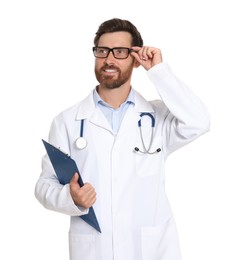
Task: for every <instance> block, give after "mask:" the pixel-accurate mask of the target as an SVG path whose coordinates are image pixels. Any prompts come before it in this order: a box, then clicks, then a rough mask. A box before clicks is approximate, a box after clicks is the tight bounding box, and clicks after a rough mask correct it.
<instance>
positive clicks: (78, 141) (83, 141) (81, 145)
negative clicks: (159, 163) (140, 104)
mask: <svg viewBox="0 0 244 260" xmlns="http://www.w3.org/2000/svg"><path fill="white" fill-rule="evenodd" d="M143 116H149V117H150V118H151V121H152V122H151V127H152V130H151V138H150V143H149V145H148V147H147V148H146V145H145V142H144V139H143V135H142V130H141V128H142V122H141V120H142V117H143ZM140 117H141V119H140V120H139V121H138V127H139V129H140V137H141V142H142V147H143V151H141V150H140V149H139V148H138V147H135V148H134V151H135V152H138V153H144V154H155V153H159V152H161V148H157V149H156V151H154V152H151V151H150V150H151V146H152V143H153V134H154V128H155V118H154V116H153V115H152V114H151V113H147V112H143V113H141V114H140ZM83 132H84V119H82V120H81V125H80V137H79V138H77V139H76V141H75V145H76V147H77V148H78V149H79V150H82V149H84V148H85V147H86V146H87V141H86V139H85V138H84V137H83Z"/></svg>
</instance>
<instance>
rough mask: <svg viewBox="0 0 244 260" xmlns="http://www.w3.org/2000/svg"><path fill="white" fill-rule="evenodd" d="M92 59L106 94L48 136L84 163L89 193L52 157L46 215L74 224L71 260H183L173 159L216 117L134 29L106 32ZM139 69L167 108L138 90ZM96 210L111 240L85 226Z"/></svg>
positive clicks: (46, 170)
mask: <svg viewBox="0 0 244 260" xmlns="http://www.w3.org/2000/svg"><path fill="white" fill-rule="evenodd" d="M93 54H94V56H95V75H96V78H97V81H98V82H99V84H98V86H97V87H96V88H95V89H94V90H92V91H91V93H90V95H89V96H88V97H87V98H85V99H84V100H83V101H81V102H80V103H78V104H76V105H74V106H72V107H71V108H68V109H66V110H65V111H63V112H62V113H60V114H59V115H58V116H56V117H55V118H54V120H53V123H52V125H51V129H50V134H49V142H50V143H51V144H53V145H54V146H57V147H60V148H61V150H63V151H65V152H67V153H68V154H69V155H70V156H71V157H72V158H73V159H74V160H75V161H76V163H77V166H78V168H79V171H80V174H81V175H82V178H83V181H84V182H85V185H84V186H83V187H80V186H79V185H78V182H77V180H78V175H77V174H74V176H73V178H72V180H71V182H70V183H69V184H67V185H61V184H60V183H59V181H58V179H57V177H56V175H55V173H54V170H53V168H52V166H51V163H50V160H49V159H48V156H47V155H45V156H44V157H43V161H42V173H41V175H40V177H39V179H38V181H37V183H36V187H35V196H36V198H37V199H38V200H39V202H40V203H41V204H42V205H43V206H44V207H46V208H47V209H50V210H54V211H57V212H61V213H64V214H67V215H69V216H71V223H70V230H69V245H70V247H69V248H70V259H71V260H81V259H82V260H125V259H126V260H180V259H181V255H180V247H179V242H178V236H177V230H176V225H175V221H174V217H173V215H172V211H171V208H170V206H169V203H168V200H167V196H166V194H165V184H164V182H165V172H164V166H165V160H166V158H167V157H168V156H169V154H171V153H172V152H173V151H175V150H176V149H178V148H180V147H182V146H184V145H186V144H188V143H189V142H191V141H193V140H194V139H196V138H197V137H199V136H200V135H202V134H204V133H205V132H206V131H208V129H209V115H208V112H207V110H206V108H205V106H204V105H203V103H202V102H201V101H200V100H199V98H198V97H196V96H195V95H194V94H193V93H192V91H191V90H190V89H189V88H188V87H187V86H186V85H185V84H184V83H183V82H182V81H181V80H179V79H178V78H177V77H176V76H175V75H174V74H173V73H172V71H171V69H170V68H169V66H168V64H167V63H166V62H163V59H162V54H161V51H160V49H157V48H154V47H148V46H143V40H142V38H141V35H140V33H139V32H138V30H137V28H136V27H135V26H134V25H133V24H131V23H130V22H129V21H126V20H121V19H117V18H116V19H111V20H108V21H105V22H104V23H102V24H101V25H100V26H99V28H98V31H97V32H96V36H95V39H94V48H93ZM139 66H142V67H143V68H144V69H145V72H146V73H147V75H148V77H149V78H150V79H151V81H152V83H153V84H154V86H155V88H156V89H157V91H158V93H159V96H160V97H161V100H154V101H147V100H146V99H144V98H143V97H142V96H141V95H140V94H139V93H138V92H137V91H135V90H134V89H133V88H132V86H131V77H132V72H133V70H134V69H135V68H138V67H139ZM142 84H143V82H142ZM91 206H93V208H94V211H95V212H96V216H97V219H98V222H99V224H100V228H101V232H102V233H99V232H98V231H97V230H95V229H94V228H92V227H91V226H90V225H88V224H87V223H86V222H84V221H83V220H82V219H81V218H80V217H79V216H80V215H83V214H87V212H88V210H89V207H91Z"/></svg>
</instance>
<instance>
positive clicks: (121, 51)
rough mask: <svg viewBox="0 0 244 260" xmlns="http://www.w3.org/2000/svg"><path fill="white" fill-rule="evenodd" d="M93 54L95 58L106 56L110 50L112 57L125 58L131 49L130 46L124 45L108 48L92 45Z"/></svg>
mask: <svg viewBox="0 0 244 260" xmlns="http://www.w3.org/2000/svg"><path fill="white" fill-rule="evenodd" d="M92 51H93V54H94V56H95V57H96V58H107V57H108V55H109V53H110V52H112V53H113V55H114V58H116V59H127V58H128V56H129V54H130V53H131V52H132V51H133V50H132V49H130V48H124V47H116V48H112V49H110V48H108V47H93V48H92Z"/></svg>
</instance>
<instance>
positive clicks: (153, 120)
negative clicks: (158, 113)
mask: <svg viewBox="0 0 244 260" xmlns="http://www.w3.org/2000/svg"><path fill="white" fill-rule="evenodd" d="M143 116H149V117H150V118H151V121H152V122H151V127H152V130H151V138H150V143H149V145H148V147H146V145H145V142H144V139H143V135H142V130H141V128H142V123H141V120H142V117H143ZM140 117H141V119H140V120H139V121H138V127H139V129H140V137H141V142H142V147H143V151H141V150H140V149H139V148H138V147H135V148H134V151H135V152H139V153H146V154H155V153H159V152H161V148H157V149H156V151H154V152H150V150H151V146H152V143H153V134H154V127H155V117H154V116H153V115H152V114H151V113H147V112H143V113H141V114H140Z"/></svg>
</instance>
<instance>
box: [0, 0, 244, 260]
mask: <svg viewBox="0 0 244 260" xmlns="http://www.w3.org/2000/svg"><path fill="white" fill-rule="evenodd" d="M243 11H244V10H243V5H242V1H241V0H240V1H238V0H231V1H226V0H205V1H200V0H168V1H166V0H161V1H156V0H150V1H146V2H145V1H141V0H140V1H128V0H127V1H108V0H104V1H82V0H80V1H72V0H70V1H63V0H59V1H55V0H48V1H47V0H42V1H35V0H32V1H31V0H29V1H28V0H22V1H21V0H19V1H17V0H16V1H12V0H5V1H4V0H3V1H1V2H0V87H1V95H0V106H1V108H0V116H1V127H0V131H1V134H0V151H1V173H0V174H1V183H0V205H1V213H0V218H1V221H0V238H1V250H0V259H5V260H6V259H11V260H12V259H35V260H39V259H41V260H43V259H52V260H53V259H60V260H61V259H68V239H67V238H68V236H67V233H68V228H69V217H67V216H63V215H61V214H58V213H55V212H51V211H48V210H46V209H44V208H43V207H42V206H41V205H40V204H39V203H38V202H37V200H36V199H35V197H34V186H35V182H36V180H37V178H38V177H39V174H40V172H41V157H42V155H43V154H44V147H43V145H42V143H41V139H42V138H43V139H47V136H48V132H49V126H50V123H51V120H52V119H53V117H54V116H56V114H57V113H59V112H60V111H62V110H63V109H65V108H67V107H68V106H70V105H73V104H74V103H76V102H77V101H79V100H81V99H83V98H84V97H85V96H86V95H87V94H88V93H89V92H90V91H91V90H92V88H93V87H94V86H95V84H96V80H95V77H94V73H93V67H94V57H93V55H92V52H91V47H92V46H93V38H94V35H95V31H96V30H97V28H98V25H99V24H100V23H102V22H103V21H104V20H107V19H110V18H114V17H119V18H122V19H129V20H130V21H132V22H133V23H134V24H135V25H136V26H137V28H138V29H139V31H140V32H141V34H142V36H143V38H144V43H145V45H150V46H155V47H159V48H161V49H162V52H163V56H164V60H165V61H167V62H168V63H169V65H170V66H171V68H172V69H173V71H174V72H175V74H176V75H177V76H178V77H179V78H181V79H182V80H183V81H184V82H185V83H187V85H188V86H189V87H190V88H191V89H192V90H193V91H194V92H195V93H196V94H197V95H198V96H200V98H201V99H202V100H203V101H204V103H205V104H206V105H207V107H208V109H209V111H210V114H211V131H210V132H209V133H207V134H205V135H204V136H202V137H200V138H199V139H198V140H196V141H195V142H193V143H191V144H189V145H188V146H186V147H184V148H182V149H181V150H179V151H177V152H175V153H174V154H173V155H171V157H170V158H169V159H168V163H167V166H166V171H167V172H166V188H167V193H168V196H169V200H170V202H171V206H172V208H173V211H174V214H175V218H176V222H177V225H178V231H179V236H180V240H181V247H182V254H183V259H184V260H219V259H221V260H230V259H234V260H243V259H244V247H243V244H244V221H243V220H244V210H243V207H244V204H243V200H244V177H243V174H244V167H243V161H244V160H243V159H244V158H243V151H242V149H243V145H244V142H243V132H244V124H243V112H244V105H243V92H242V91H243V88H244V76H243V74H244V73H243V64H244V51H243V46H244V39H243V24H244V16H243ZM133 86H134V87H135V88H136V89H137V90H139V91H141V92H142V94H143V95H144V96H145V97H147V98H149V99H151V98H155V97H157V94H156V93H155V90H154V89H153V87H152V86H151V85H150V82H148V79H147V77H146V75H145V73H144V71H143V69H142V68H139V69H138V70H137V71H135V74H134V78H133Z"/></svg>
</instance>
